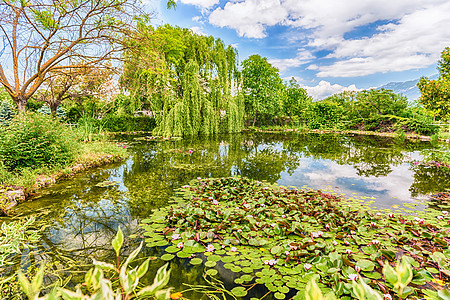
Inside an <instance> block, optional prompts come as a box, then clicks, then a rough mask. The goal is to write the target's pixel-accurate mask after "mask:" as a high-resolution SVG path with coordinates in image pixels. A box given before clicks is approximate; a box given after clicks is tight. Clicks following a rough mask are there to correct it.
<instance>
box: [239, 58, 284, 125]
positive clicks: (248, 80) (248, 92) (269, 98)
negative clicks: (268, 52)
mask: <svg viewBox="0 0 450 300" xmlns="http://www.w3.org/2000/svg"><path fill="white" fill-rule="evenodd" d="M242 68H243V69H242V79H243V80H242V88H243V91H244V94H245V111H246V113H247V116H248V117H250V118H251V119H253V120H252V123H253V125H255V124H256V123H261V122H264V121H265V120H266V119H271V118H273V117H275V116H277V115H278V114H279V113H280V112H281V108H282V105H283V97H284V83H283V80H282V79H281V78H280V74H279V73H278V69H277V68H275V67H273V66H272V65H271V64H270V63H269V62H268V61H267V58H265V57H261V56H259V55H251V56H250V57H249V58H247V59H246V60H244V61H243V62H242Z"/></svg>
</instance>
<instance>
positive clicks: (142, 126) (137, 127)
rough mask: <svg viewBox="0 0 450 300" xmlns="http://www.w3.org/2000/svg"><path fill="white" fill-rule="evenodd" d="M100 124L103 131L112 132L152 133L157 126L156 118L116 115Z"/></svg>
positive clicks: (111, 115)
mask: <svg viewBox="0 0 450 300" xmlns="http://www.w3.org/2000/svg"><path fill="white" fill-rule="evenodd" d="M98 123H100V124H101V127H102V129H104V130H106V131H112V132H133V131H152V130H153V129H154V128H155V126H156V120H155V118H150V117H147V116H137V117H135V116H130V115H115V114H110V115H106V116H105V117H104V118H102V119H101V120H100V121H99V122H98Z"/></svg>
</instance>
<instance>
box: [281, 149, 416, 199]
mask: <svg viewBox="0 0 450 300" xmlns="http://www.w3.org/2000/svg"><path fill="white" fill-rule="evenodd" d="M391 168H392V172H391V173H389V174H388V175H387V176H380V177H374V176H370V177H361V176H359V175H357V170H356V169H355V168H354V166H351V165H339V164H337V163H336V162H333V161H331V160H314V159H311V158H307V159H302V161H301V163H300V167H298V168H297V169H296V170H295V171H294V173H293V174H292V175H291V176H289V174H287V173H285V172H284V173H283V174H282V176H281V178H282V179H281V180H279V181H278V183H279V184H280V185H285V186H286V185H292V186H296V187H301V186H303V185H306V186H308V187H310V188H313V189H326V188H331V189H333V190H335V191H336V192H339V193H345V194H346V196H347V197H351V196H365V197H375V198H377V199H376V200H375V202H376V203H375V204H374V205H375V206H380V207H389V206H391V205H394V204H402V203H404V202H414V201H415V200H414V199H413V198H411V193H410V191H409V187H410V186H411V184H412V183H413V175H414V172H412V171H411V170H410V169H409V164H407V163H403V164H401V165H399V166H391ZM352 193H357V194H356V195H353V194H352Z"/></svg>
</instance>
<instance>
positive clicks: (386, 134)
mask: <svg viewBox="0 0 450 300" xmlns="http://www.w3.org/2000/svg"><path fill="white" fill-rule="evenodd" d="M243 131H256V132H263V133H274V132H300V133H319V134H322V133H336V134H359V135H374V136H384V137H397V136H398V135H397V133H395V132H377V131H363V130H333V129H304V130H303V129H296V128H273V129H271V128H268V129H262V128H255V129H249V128H245V129H244V130H243ZM405 138H408V139H419V140H422V141H431V137H430V136H427V135H420V134H416V133H405ZM440 141H443V142H447V143H448V142H450V140H448V139H447V140H445V139H440Z"/></svg>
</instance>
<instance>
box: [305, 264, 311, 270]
mask: <svg viewBox="0 0 450 300" xmlns="http://www.w3.org/2000/svg"><path fill="white" fill-rule="evenodd" d="M303 267H304V268H305V270H309V269H311V268H312V265H310V264H305V265H304V266H303Z"/></svg>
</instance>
